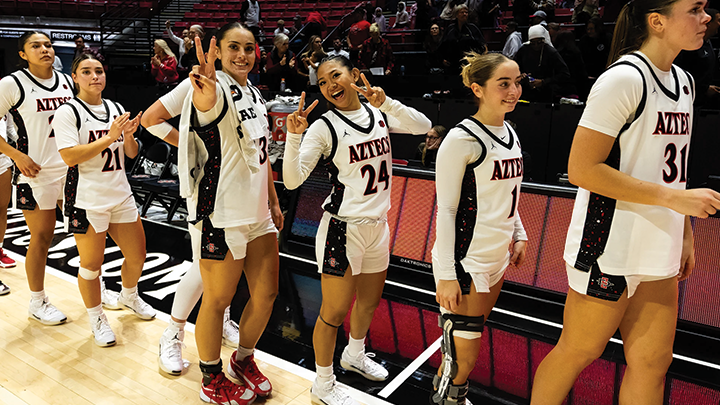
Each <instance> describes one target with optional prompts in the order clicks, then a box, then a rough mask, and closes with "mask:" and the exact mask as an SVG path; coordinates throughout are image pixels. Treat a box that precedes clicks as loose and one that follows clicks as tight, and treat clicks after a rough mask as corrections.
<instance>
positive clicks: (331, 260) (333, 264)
mask: <svg viewBox="0 0 720 405" xmlns="http://www.w3.org/2000/svg"><path fill="white" fill-rule="evenodd" d="M328 264H329V265H330V267H336V266H337V260H335V258H334V257H331V258H330V260H328Z"/></svg>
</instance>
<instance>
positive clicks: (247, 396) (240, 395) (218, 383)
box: [200, 373, 257, 405]
mask: <svg viewBox="0 0 720 405" xmlns="http://www.w3.org/2000/svg"><path fill="white" fill-rule="evenodd" d="M200 385H201V386H202V388H201V389H200V399H202V400H203V401H204V402H207V403H209V404H220V405H225V404H233V405H236V404H237V405H249V404H252V403H253V401H254V400H255V398H257V396H256V395H255V393H254V392H253V391H252V390H249V389H247V388H245V387H243V386H240V385H237V384H235V383H234V382H232V381H230V380H228V379H227V378H226V377H225V374H223V373H218V374H217V375H216V376H215V378H214V379H213V380H212V381H210V384H208V385H203V384H200Z"/></svg>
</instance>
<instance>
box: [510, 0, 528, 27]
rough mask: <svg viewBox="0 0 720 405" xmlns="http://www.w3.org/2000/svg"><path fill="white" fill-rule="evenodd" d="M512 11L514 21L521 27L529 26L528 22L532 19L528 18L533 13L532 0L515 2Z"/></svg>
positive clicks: (516, 0)
mask: <svg viewBox="0 0 720 405" xmlns="http://www.w3.org/2000/svg"><path fill="white" fill-rule="evenodd" d="M512 10H513V19H515V21H516V22H517V23H518V25H519V26H523V27H524V26H526V25H529V24H528V22H529V21H530V18H529V17H528V16H529V15H530V13H532V12H533V9H532V7H531V6H530V0H513V5H512Z"/></svg>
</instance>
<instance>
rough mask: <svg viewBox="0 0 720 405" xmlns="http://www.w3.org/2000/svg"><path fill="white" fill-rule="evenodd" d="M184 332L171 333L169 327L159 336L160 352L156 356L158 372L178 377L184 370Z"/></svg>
mask: <svg viewBox="0 0 720 405" xmlns="http://www.w3.org/2000/svg"><path fill="white" fill-rule="evenodd" d="M183 340H185V331H184V330H179V331H177V332H173V331H172V330H171V329H170V327H168V328H167V329H165V332H163V334H162V336H160V348H159V349H160V350H159V351H160V352H159V354H158V366H160V370H162V371H164V372H166V373H168V374H170V375H180V374H182V372H183V369H184V368H185V363H184V362H183V358H182V349H183V347H184V346H185V344H184V343H183Z"/></svg>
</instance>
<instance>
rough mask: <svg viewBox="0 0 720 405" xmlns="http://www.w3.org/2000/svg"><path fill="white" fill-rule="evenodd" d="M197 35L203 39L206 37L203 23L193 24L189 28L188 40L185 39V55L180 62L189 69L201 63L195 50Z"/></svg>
mask: <svg viewBox="0 0 720 405" xmlns="http://www.w3.org/2000/svg"><path fill="white" fill-rule="evenodd" d="M195 37H198V38H200V40H201V41H202V39H203V38H205V30H204V29H203V27H202V26H201V25H198V24H195V25H191V26H190V28H189V29H188V35H187V41H185V55H183V58H182V60H181V61H180V64H181V65H182V66H183V67H185V68H187V69H191V68H192V67H193V66H195V65H199V64H200V62H199V61H198V58H197V52H196V51H195Z"/></svg>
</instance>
